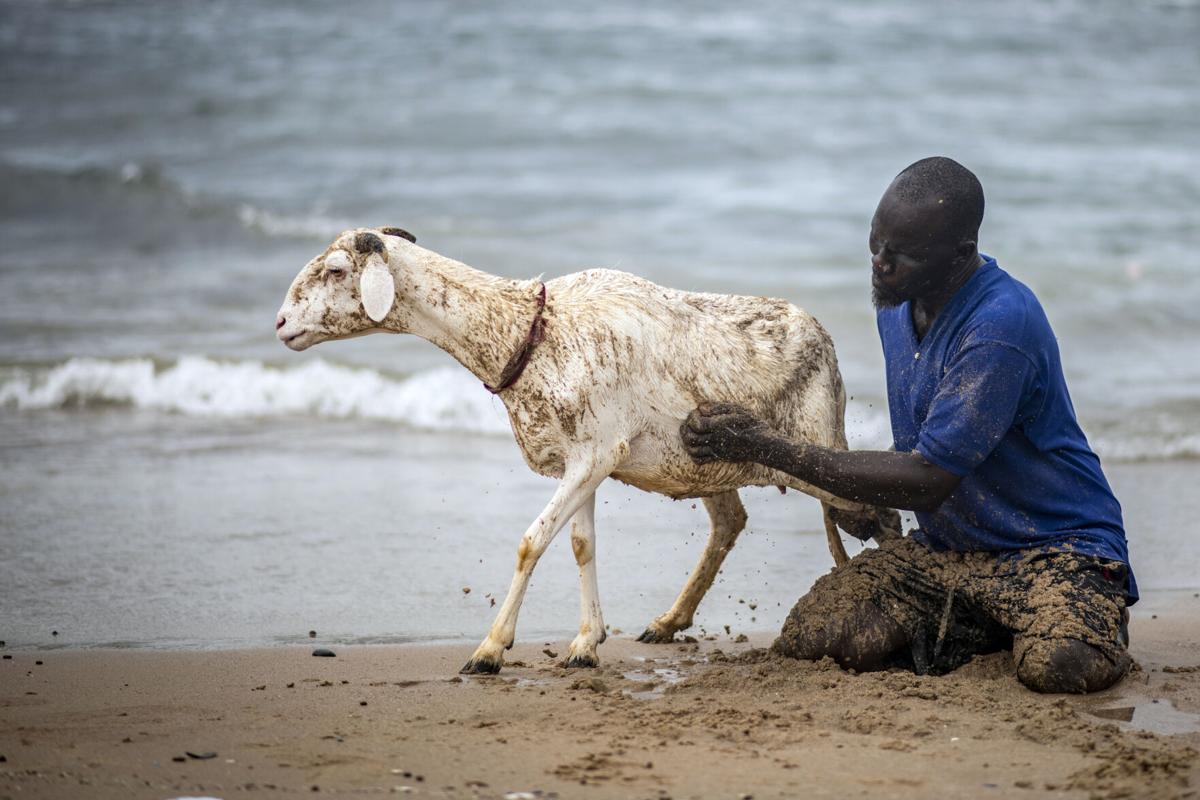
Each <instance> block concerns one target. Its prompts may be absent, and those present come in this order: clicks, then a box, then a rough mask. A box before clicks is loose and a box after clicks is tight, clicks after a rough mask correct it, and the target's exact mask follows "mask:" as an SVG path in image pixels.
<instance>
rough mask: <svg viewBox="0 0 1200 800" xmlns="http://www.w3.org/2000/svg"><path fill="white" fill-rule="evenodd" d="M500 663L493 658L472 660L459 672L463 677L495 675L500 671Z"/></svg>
mask: <svg viewBox="0 0 1200 800" xmlns="http://www.w3.org/2000/svg"><path fill="white" fill-rule="evenodd" d="M500 667H501V663H500V660H499V659H495V658H472V659H471V660H470V661H468V662H467V663H466V664H465V665H464V666H463V668H462V669H460V670H459V672H460V673H461V674H463V675H495V674H496V673H497V672H499V671H500Z"/></svg>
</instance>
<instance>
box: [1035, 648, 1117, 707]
mask: <svg viewBox="0 0 1200 800" xmlns="http://www.w3.org/2000/svg"><path fill="white" fill-rule="evenodd" d="M1021 650H1022V652H1021V653H1020V655H1019V657H1018V658H1019V660H1018V663H1017V678H1018V679H1019V680H1020V681H1021V683H1023V684H1025V685H1026V686H1027V687H1029V688H1030V689H1032V690H1033V691H1035V692H1044V693H1048V694H1054V693H1072V694H1084V693H1086V692H1098V691H1100V690H1101V689H1107V688H1108V687H1110V686H1112V685H1113V684H1114V683H1116V682H1117V681H1119V680H1120V679H1121V678H1122V677H1124V675H1125V673H1126V672H1128V671H1129V666H1130V664H1131V663H1132V661H1131V660H1130V658H1129V655H1128V654H1127V653H1120V654H1119V656H1117V658H1116V660H1115V661H1114V660H1113V659H1111V658H1109V657H1108V656H1106V655H1105V654H1104V653H1103V652H1101V651H1100V650H1099V649H1097V648H1095V647H1092V646H1091V645H1089V644H1085V643H1084V642H1081V641H1079V640H1078V639H1051V640H1037V641H1034V642H1032V643H1030V644H1028V645H1027V646H1026V647H1024V648H1021Z"/></svg>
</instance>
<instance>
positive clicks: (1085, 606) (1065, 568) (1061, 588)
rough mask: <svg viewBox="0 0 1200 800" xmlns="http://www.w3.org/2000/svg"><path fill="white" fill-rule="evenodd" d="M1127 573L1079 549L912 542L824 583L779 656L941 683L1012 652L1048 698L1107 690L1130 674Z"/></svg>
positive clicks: (870, 554)
mask: <svg viewBox="0 0 1200 800" xmlns="http://www.w3.org/2000/svg"><path fill="white" fill-rule="evenodd" d="M1126 569H1127V568H1126V567H1125V565H1124V564H1122V563H1120V562H1116V561H1108V560H1105V559H1100V558H1095V557H1091V556H1084V555H1079V554H1076V553H1069V552H1060V553H1044V552H1033V551H1029V552H1024V553H1016V554H1006V556H1005V557H997V554H995V553H958V552H935V551H932V550H930V549H929V548H928V547H926V546H924V545H922V544H920V543H919V542H916V541H914V540H912V539H911V538H904V539H899V540H896V541H891V542H887V543H885V544H883V545H881V546H880V547H878V548H875V549H870V550H865V551H863V552H862V553H860V554H859V555H857V556H856V557H854V558H853V559H852V560H851V561H850V563H849V564H847V565H846V566H844V567H841V568H838V569H835V570H834V571H833V572H831V573H830V574H828V575H825V576H824V577H822V578H820V579H819V580H818V581H817V582H816V583H815V584H814V585H813V588H812V590H811V591H809V593H808V594H806V595H804V596H803V597H801V598H800V600H799V601H798V602H797V603H796V605H795V607H794V608H793V609H792V611H791V613H790V614H789V615H788V618H787V621H786V622H785V623H784V626H783V631H782V632H781V633H780V636H779V638H778V639H777V640H776V641H775V644H774V645H773V648H774V649H775V650H776V651H777V652H780V653H782V654H784V655H788V656H792V657H795V658H809V659H819V658H823V657H825V656H831V657H833V658H834V659H836V660H838V661H839V663H841V664H842V665H843V666H847V667H853V668H855V669H859V670H870V669H885V668H889V667H907V668H909V669H912V670H914V671H915V672H918V673H920V674H933V675H939V674H944V673H946V672H949V671H951V670H953V669H956V668H957V667H959V666H961V665H963V664H965V663H966V662H967V661H969V660H970V659H971V658H972V657H974V656H975V655H980V654H984V653H992V652H996V651H999V650H1003V649H1008V648H1011V649H1012V651H1013V661H1014V663H1015V665H1016V669H1017V677H1018V678H1019V679H1020V680H1021V682H1022V683H1024V684H1025V685H1026V686H1028V687H1029V688H1031V689H1034V690H1036V691H1042V692H1089V691H1098V690H1100V689H1105V688H1107V687H1109V686H1111V685H1112V684H1114V683H1116V682H1117V681H1118V680H1120V679H1121V677H1122V676H1124V675H1125V673H1126V672H1127V671H1128V670H1129V667H1130V665H1131V663H1132V662H1131V660H1130V658H1129V655H1128V653H1127V648H1128V644H1129V636H1128V632H1127V626H1126V621H1127V620H1128V614H1127V612H1126V610H1125V577H1126Z"/></svg>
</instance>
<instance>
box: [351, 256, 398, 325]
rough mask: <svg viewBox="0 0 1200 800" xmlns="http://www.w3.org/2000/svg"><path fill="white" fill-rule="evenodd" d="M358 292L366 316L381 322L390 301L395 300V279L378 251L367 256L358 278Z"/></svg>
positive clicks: (388, 309) (390, 308)
mask: <svg viewBox="0 0 1200 800" xmlns="http://www.w3.org/2000/svg"><path fill="white" fill-rule="evenodd" d="M358 294H359V296H360V297H361V298H362V304H363V308H364V309H365V310H366V312H367V316H368V317H370V318H371V319H372V320H374V321H375V322H383V318H384V317H386V316H387V315H388V312H389V311H391V310H392V303H394V302H395V301H396V281H395V279H394V278H393V277H392V271H391V270H390V269H388V268H387V265H386V264H384V263H383V259H382V258H381V257H380V255H379V254H378V253H371V255H369V256H367V263H366V266H364V267H363V271H362V277H360V278H359V279H358Z"/></svg>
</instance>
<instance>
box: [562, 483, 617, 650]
mask: <svg viewBox="0 0 1200 800" xmlns="http://www.w3.org/2000/svg"><path fill="white" fill-rule="evenodd" d="M571 550H572V551H574V553H575V563H576V564H577V565H578V566H579V635H578V636H576V637H575V641H573V642H571V649H570V650H569V651H568V652H567V666H568V667H594V666H596V665H597V664H599V663H600V660H599V659H598V658H597V656H596V646H597V645H599V644H600V643H601V642H603V641H604V640H605V639H606V638H608V634H606V633H605V632H604V617H603V616H602V615H601V613H600V590H599V587H598V585H597V583H596V495H595V493H594V492H593V493H592V495H591V497H589V498H588V499H587V500H585V501H584V503H583V505H582V506H580V507H579V510H578V511H576V512H575V516H574V517H572V518H571Z"/></svg>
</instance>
